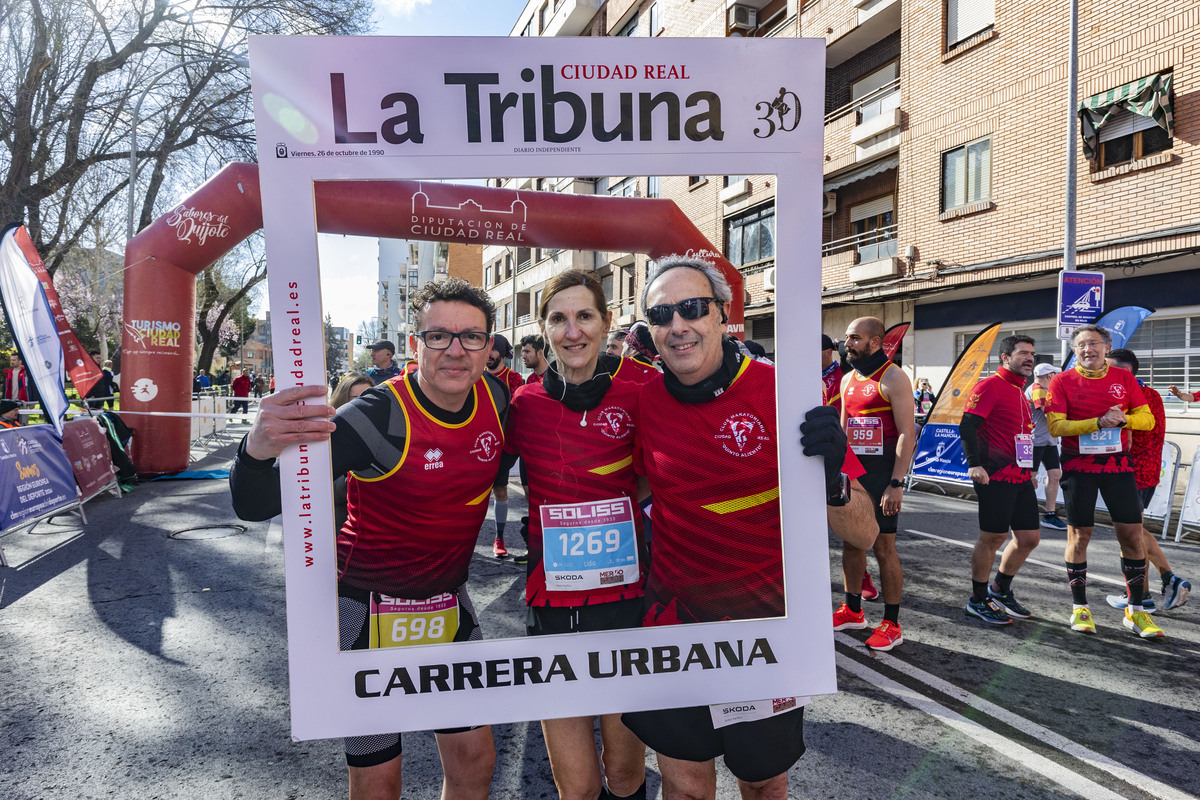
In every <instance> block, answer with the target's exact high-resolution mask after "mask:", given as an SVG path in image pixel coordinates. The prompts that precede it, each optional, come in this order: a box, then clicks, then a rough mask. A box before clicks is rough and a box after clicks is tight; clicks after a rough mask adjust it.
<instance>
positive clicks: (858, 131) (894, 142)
mask: <svg viewBox="0 0 1200 800" xmlns="http://www.w3.org/2000/svg"><path fill="white" fill-rule="evenodd" d="M902 113H903V112H902V111H901V109H900V79H899V78H897V79H896V80H894V81H891V82H890V83H886V84H884V85H883V86H880V87H879V88H878V89H876V90H874V91H873V92H870V93H868V94H866V95H863V96H862V97H860V98H858V99H857V100H854V101H852V102H850V103H847V104H846V105H844V106H842V107H841V108H838V109H835V110H833V111H831V112H829V113H828V114H826V115H825V125H826V137H825V143H826V148H827V150H829V151H838V156H839V158H837V160H836V164H834V163H826V170H825V171H826V173H829V172H831V171H833V170H834V169H842V168H844V167H846V166H849V165H850V164H857V163H861V162H863V161H870V160H872V159H874V158H877V157H879V156H882V155H886V154H888V153H892V152H895V151H896V150H897V149H899V147H900V123H901V119H902ZM851 117H852V119H851ZM833 123H837V126H836V129H833V128H830V127H829V126H830V125H831V124H833ZM847 128H849V134H848V139H849V144H850V145H852V146H853V148H854V153H853V157H852V158H851V157H850V153H849V152H848V151H847V152H845V153H842V152H841V151H842V150H843V149H844V147H839V146H838V145H839V144H840V143H839V142H838V141H837V139H840V135H839V134H840V133H841V131H843V130H845V129H847ZM835 130H836V132H835ZM835 137H836V138H835ZM830 154H831V155H833V152H831V153H830ZM832 161H833V159H831V162H832ZM831 168H832V169H831Z"/></svg>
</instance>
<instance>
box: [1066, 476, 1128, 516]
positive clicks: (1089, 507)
mask: <svg viewBox="0 0 1200 800" xmlns="http://www.w3.org/2000/svg"><path fill="white" fill-rule="evenodd" d="M1062 487H1063V504H1064V505H1065V506H1066V507H1067V524H1068V525H1074V526H1075V527H1076V528H1091V527H1093V526H1094V525H1095V524H1096V495H1097V494H1099V495H1100V496H1101V497H1103V498H1104V505H1105V506H1107V507H1108V515H1109V516H1110V517H1112V521H1113V522H1121V523H1126V524H1129V525H1138V524H1141V521H1142V503H1141V498H1139V497H1138V489H1137V483H1136V482H1135V481H1134V478H1133V473H1132V472H1111V473H1096V472H1067V473H1064V474H1063V482H1062Z"/></svg>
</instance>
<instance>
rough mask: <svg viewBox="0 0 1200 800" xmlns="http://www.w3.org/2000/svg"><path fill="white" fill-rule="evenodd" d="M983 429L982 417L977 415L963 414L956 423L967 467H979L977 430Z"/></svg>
mask: <svg viewBox="0 0 1200 800" xmlns="http://www.w3.org/2000/svg"><path fill="white" fill-rule="evenodd" d="M981 427H983V417H981V416H979V415H978V414H963V416H962V421H960V422H959V423H958V435H959V437H961V438H962V447H963V455H965V456H966V457H967V466H968V467H981V466H983V464H981V463H980V461H979V429H980V428H981Z"/></svg>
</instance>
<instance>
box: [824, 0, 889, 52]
mask: <svg viewBox="0 0 1200 800" xmlns="http://www.w3.org/2000/svg"><path fill="white" fill-rule="evenodd" d="M900 2H901V0H850V3H849V5H850V6H851V7H853V9H854V11H853V12H852V13H851V14H850V17H849V19H846V20H845V21H844V22H842V23H841V24H839V25H836V26H833V32H832V33H830V34H829V35H827V36H826V37H825V40H826V41H827V42H828V47H827V48H826V49H825V66H826V67H827V68H832V67H836V66H837V65H839V64H841V63H843V62H845V61H847V60H849V59H851V58H853V57H854V56H855V55H856V54H858V53H861V52H862V51H863V50H866V49H867V48H868V47H870V46H871V45H873V44H875V43H876V42H878V41H880V40H882V39H884V38H886V37H887V36H888V35H890V34H892V33H895V32H896V31H898V30H900Z"/></svg>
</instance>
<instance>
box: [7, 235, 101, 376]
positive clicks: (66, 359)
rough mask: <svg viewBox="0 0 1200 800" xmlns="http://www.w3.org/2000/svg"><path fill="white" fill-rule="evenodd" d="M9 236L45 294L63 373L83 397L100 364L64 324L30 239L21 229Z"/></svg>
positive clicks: (53, 291)
mask: <svg viewBox="0 0 1200 800" xmlns="http://www.w3.org/2000/svg"><path fill="white" fill-rule="evenodd" d="M13 236H14V239H15V240H16V243H17V246H18V247H20V248H21V253H22V254H23V255H24V256H25V260H26V261H27V262H28V263H29V268H30V269H31V270H33V274H34V275H36V276H37V279H38V283H40V284H41V285H42V291H43V292H45V294H46V302H47V303H49V304H50V313H52V314H53V315H54V325H55V327H56V328H57V330H58V341H59V344H61V345H62V351H63V363H64V364H65V366H66V368H67V374H68V375H69V376H71V385H73V386H74V387H75V390H76V391H77V392H79V396H80V397H83V396H84V395H86V394H87V393H88V392H90V391H91V390H92V387H93V386H95V385H96V382H97V381H99V380H100V365H99V364H97V363H96V362H95V361H93V360H92V357H91V356H90V355H89V354H88V352H87V351H86V350H84V349H83V345H82V344H80V343H79V337H77V336H76V335H75V331H73V330H71V323H69V322H67V315H66V314H65V313H63V309H62V303H61V302H59V299H58V290H57V289H55V288H54V281H53V280H52V279H51V278H50V272H49V271H48V270H47V269H46V265H45V264H44V263H42V257H41V256H40V255H38V251H37V248H36V247H34V246H33V240H32V239H30V238H29V232H28V231H26V230H25V226H24V225H22V226H21V227H19V228H17V230H16V233H14V234H13Z"/></svg>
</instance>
